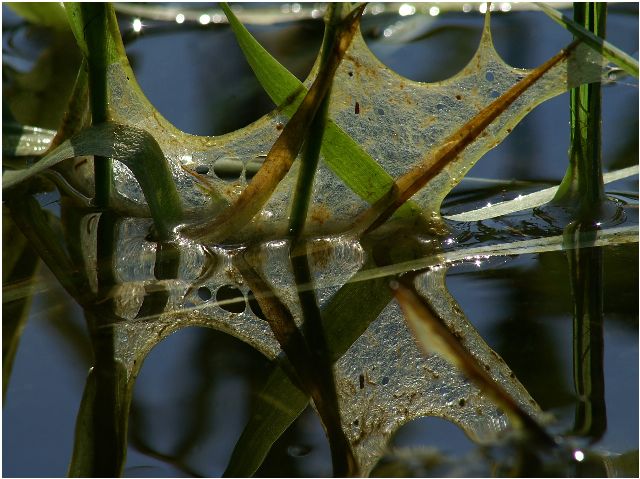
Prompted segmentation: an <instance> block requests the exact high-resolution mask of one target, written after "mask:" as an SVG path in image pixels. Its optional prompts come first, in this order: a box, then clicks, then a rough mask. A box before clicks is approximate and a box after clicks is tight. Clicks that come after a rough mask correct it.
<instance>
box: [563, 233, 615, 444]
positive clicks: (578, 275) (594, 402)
mask: <svg viewBox="0 0 640 479" xmlns="http://www.w3.org/2000/svg"><path fill="white" fill-rule="evenodd" d="M589 234H591V235H593V233H591V232H586V233H585V232H581V231H580V230H576V232H575V233H574V234H573V235H572V240H573V239H576V240H577V238H579V237H580V236H584V235H589ZM567 256H568V260H569V269H570V271H571V289H572V294H573V302H574V303H573V304H574V310H573V381H574V385H575V390H576V395H577V396H578V401H579V402H578V404H577V407H576V413H575V421H574V431H573V432H574V434H576V435H580V436H588V437H591V438H592V439H593V440H596V439H599V438H600V437H602V435H603V434H604V432H605V430H606V428H607V415H606V404H605V395H604V392H605V389H604V357H603V356H604V354H603V352H604V338H603V327H602V326H603V324H602V304H603V293H602V249H601V248H576V249H572V250H570V251H569V252H567Z"/></svg>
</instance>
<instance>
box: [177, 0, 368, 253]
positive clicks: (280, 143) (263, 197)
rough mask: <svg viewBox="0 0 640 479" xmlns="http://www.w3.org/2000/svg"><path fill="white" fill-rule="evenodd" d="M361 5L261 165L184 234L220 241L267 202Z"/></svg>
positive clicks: (306, 126) (341, 53) (305, 128)
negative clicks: (215, 212) (218, 210)
mask: <svg viewBox="0 0 640 479" xmlns="http://www.w3.org/2000/svg"><path fill="white" fill-rule="evenodd" d="M363 8H364V7H361V8H359V9H356V10H354V11H353V12H351V13H350V14H349V15H348V16H347V17H346V18H345V19H344V20H343V21H342V23H341V25H340V26H339V27H338V32H339V33H338V35H339V36H338V39H337V40H336V48H335V49H334V50H333V51H331V57H330V58H329V59H328V61H327V62H326V65H324V68H322V69H320V71H319V72H318V76H317V77H316V79H315V81H314V82H313V85H312V86H311V88H310V89H309V91H308V92H307V94H306V95H305V97H304V99H303V100H302V103H300V106H299V107H298V109H297V110H296V112H295V113H294V114H293V116H292V117H291V120H289V122H288V123H287V125H286V126H285V127H284V129H283V130H282V133H281V134H280V136H279V137H278V139H277V140H276V142H275V143H274V144H273V146H272V147H271V150H270V151H269V153H268V155H267V158H266V159H265V161H264V164H263V165H262V167H261V168H260V170H258V173H257V174H256V175H255V176H254V177H253V179H252V180H251V183H249V185H248V186H247V187H246V188H245V189H244V191H243V192H242V194H241V195H240V197H239V198H238V199H237V200H236V202H235V203H234V204H233V205H232V206H231V207H230V208H228V209H227V210H225V211H224V212H222V214H220V215H219V216H217V217H216V218H214V219H213V220H212V221H208V222H206V223H203V224H199V225H196V226H189V227H187V228H184V230H183V231H184V233H185V234H186V235H187V236H190V237H192V238H196V239H198V240H199V241H202V242H220V241H223V240H224V239H226V238H227V237H228V236H229V235H230V234H232V233H233V232H235V231H238V230H239V229H240V228H242V227H243V226H244V225H245V224H247V223H248V222H249V221H250V220H251V219H252V218H253V217H254V216H255V214H256V213H258V211H259V210H260V208H262V206H263V205H264V204H265V203H266V202H267V200H268V199H269V197H270V196H271V194H272V193H273V191H274V190H275V188H276V186H278V184H279V183H280V181H281V180H282V179H283V178H284V176H285V175H286V174H287V172H288V171H289V168H291V165H292V164H293V161H294V160H295V159H296V157H297V156H298V153H299V152H300V149H301V148H302V144H303V142H304V141H305V139H306V137H307V134H308V130H309V126H310V124H311V122H312V121H313V119H314V117H315V116H316V113H317V112H318V109H319V108H320V105H321V104H322V101H323V99H324V97H325V95H326V93H327V91H328V90H329V88H330V87H331V83H332V81H333V76H334V74H335V72H336V69H337V68H338V65H339V64H340V62H341V61H342V58H343V56H344V53H345V52H346V50H347V48H348V47H349V45H350V44H351V40H352V39H353V36H354V34H355V32H356V28H357V26H358V21H359V19H360V15H361V13H362V9H363Z"/></svg>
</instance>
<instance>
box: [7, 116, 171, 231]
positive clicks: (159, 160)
mask: <svg viewBox="0 0 640 479" xmlns="http://www.w3.org/2000/svg"><path fill="white" fill-rule="evenodd" d="M85 155H95V156H98V157H108V158H113V159H115V160H117V161H121V162H122V163H124V164H125V165H127V167H129V169H131V171H132V172H133V174H134V175H135V177H136V179H137V180H138V182H139V183H140V187H141V188H142V191H143V192H144V194H145V197H146V199H147V202H148V203H149V208H150V210H151V215H152V216H153V219H154V222H155V224H156V226H157V227H158V230H159V232H160V233H161V234H162V235H165V236H167V235H169V234H170V232H171V231H172V229H173V228H174V227H175V226H176V225H177V223H178V222H179V221H181V220H182V205H181V201H180V197H179V196H178V192H177V190H176V187H175V184H174V182H173V178H172V176H171V171H170V170H169V166H168V164H167V162H166V160H165V158H164V154H163V153H162V150H161V149H160V147H159V146H158V143H157V142H156V141H155V139H154V138H153V137H152V136H151V135H150V134H149V133H147V132H146V131H144V130H140V129H138V128H135V127H132V126H123V125H118V124H115V123H102V124H100V125H97V126H94V127H91V128H89V129H86V130H83V131H82V132H80V133H79V134H77V135H75V136H74V137H73V138H71V139H69V140H67V141H65V142H64V143H62V144H61V145H60V146H59V147H58V148H56V149H55V150H53V151H52V152H51V153H49V154H48V155H46V156H45V157H44V158H42V159H41V160H39V161H38V162H37V163H36V164H35V165H33V166H31V167H29V168H25V169H22V170H13V171H5V172H4V173H3V175H2V189H3V190H6V189H7V188H11V187H13V186H16V185H18V184H19V183H21V182H23V181H25V180H27V179H28V178H31V177H33V176H34V175H36V174H38V173H40V172H42V171H44V170H46V169H48V168H51V167H52V166H54V165H56V164H58V163H60V162H61V161H64V160H66V159H69V158H73V157H75V156H85Z"/></svg>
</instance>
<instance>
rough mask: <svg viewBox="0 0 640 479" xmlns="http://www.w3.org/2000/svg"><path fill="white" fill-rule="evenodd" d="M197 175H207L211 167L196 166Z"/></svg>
mask: <svg viewBox="0 0 640 479" xmlns="http://www.w3.org/2000/svg"><path fill="white" fill-rule="evenodd" d="M196 173H198V174H199V175H206V174H207V173H209V167H208V166H207V165H198V166H196Z"/></svg>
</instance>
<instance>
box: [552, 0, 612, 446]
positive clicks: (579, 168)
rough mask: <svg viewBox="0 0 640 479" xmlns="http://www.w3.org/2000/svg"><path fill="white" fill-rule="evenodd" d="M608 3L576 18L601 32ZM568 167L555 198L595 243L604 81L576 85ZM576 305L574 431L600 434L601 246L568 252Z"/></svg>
mask: <svg viewBox="0 0 640 479" xmlns="http://www.w3.org/2000/svg"><path fill="white" fill-rule="evenodd" d="M606 14H607V5H606V3H598V2H589V3H574V21H575V22H576V23H578V24H580V25H582V26H583V27H584V28H586V29H588V30H589V31H591V32H593V33H594V34H595V35H597V36H598V37H599V38H604V36H605V31H606ZM570 94H571V97H570V106H571V146H570V150H569V169H568V170H567V174H566V175H565V178H564V179H563V182H562V184H561V185H560V188H559V190H558V193H557V194H556V198H555V200H556V201H559V202H560V203H568V204H569V205H570V206H571V207H573V208H575V214H576V221H575V222H574V223H572V224H570V225H569V226H567V228H566V230H565V234H564V237H565V243H566V244H567V246H575V245H576V244H580V243H585V242H586V243H587V244H593V242H594V241H595V237H596V235H595V231H594V230H593V226H594V225H593V222H594V221H595V218H598V217H601V216H602V214H603V207H604V205H605V201H606V198H605V195H604V183H603V178H602V159H601V149H602V141H601V138H602V132H601V124H602V119H601V106H602V95H601V86H600V84H599V83H596V84H590V85H582V86H580V87H578V88H574V89H573V90H572V91H571V93H570ZM567 259H568V262H569V270H570V274H571V291H572V296H573V302H574V311H573V380H574V387H575V391H576V395H577V397H578V398H579V402H578V404H577V406H576V411H575V419H574V428H573V434H576V435H579V436H586V437H590V438H591V439H592V440H596V439H598V438H600V437H602V435H603V434H604V432H605V430H606V427H607V419H606V404H605V394H604V364H603V361H604V353H603V351H604V337H603V324H602V319H603V293H602V284H603V265H602V249H601V248H595V247H586V248H577V247H571V249H570V250H569V251H568V252H567Z"/></svg>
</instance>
